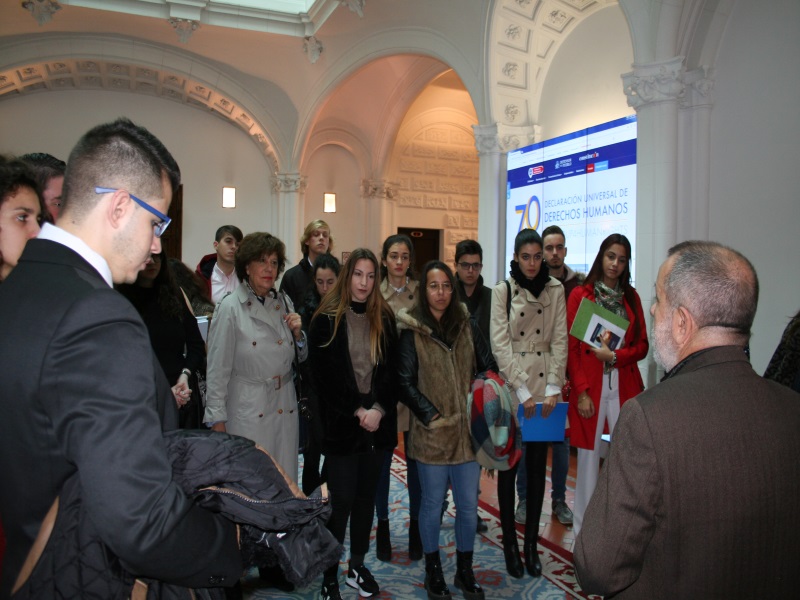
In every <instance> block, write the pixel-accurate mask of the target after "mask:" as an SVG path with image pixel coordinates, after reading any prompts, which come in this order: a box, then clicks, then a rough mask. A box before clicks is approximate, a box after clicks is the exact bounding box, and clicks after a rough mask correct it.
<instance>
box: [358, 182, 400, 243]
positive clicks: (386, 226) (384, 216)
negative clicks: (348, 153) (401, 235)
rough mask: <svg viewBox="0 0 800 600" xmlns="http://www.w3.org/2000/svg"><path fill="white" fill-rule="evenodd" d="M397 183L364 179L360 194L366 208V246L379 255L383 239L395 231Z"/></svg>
mask: <svg viewBox="0 0 800 600" xmlns="http://www.w3.org/2000/svg"><path fill="white" fill-rule="evenodd" d="M397 188H398V184H397V183H394V182H391V181H386V180H385V179H364V180H363V181H362V182H361V195H362V196H363V198H364V201H365V203H366V208H367V235H366V236H365V243H366V245H367V246H366V247H367V248H370V249H371V250H372V251H373V252H375V255H376V256H379V255H380V250H381V246H382V245H383V240H385V239H386V238H387V237H389V236H390V235H392V234H394V233H397V224H396V222H395V197H396V196H397Z"/></svg>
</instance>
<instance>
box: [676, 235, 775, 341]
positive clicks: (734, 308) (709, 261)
mask: <svg viewBox="0 0 800 600" xmlns="http://www.w3.org/2000/svg"><path fill="white" fill-rule="evenodd" d="M668 254H669V256H671V257H674V261H673V263H672V268H671V269H670V271H669V273H668V274H667V276H666V278H665V281H664V293H665V295H666V299H667V302H668V303H669V305H670V306H671V307H676V308H677V307H678V306H685V307H686V308H687V309H688V310H689V312H690V313H691V314H692V316H693V317H694V318H695V320H696V321H697V324H698V325H699V326H700V327H724V328H727V329H732V330H733V331H734V332H736V333H739V334H741V335H743V336H745V340H744V341H747V340H748V339H749V338H750V329H751V328H752V326H753V319H755V316H756V308H757V307H758V292H759V287H758V276H757V275H756V270H755V268H754V267H753V265H752V263H751V262H750V261H749V260H747V258H746V257H745V256H744V255H743V254H741V253H739V252H737V251H736V250H734V249H733V248H729V247H727V246H723V245H722V244H720V243H718V242H706V241H686V242H681V243H680V244H677V245H675V246H673V247H672V248H670V249H669V253H668Z"/></svg>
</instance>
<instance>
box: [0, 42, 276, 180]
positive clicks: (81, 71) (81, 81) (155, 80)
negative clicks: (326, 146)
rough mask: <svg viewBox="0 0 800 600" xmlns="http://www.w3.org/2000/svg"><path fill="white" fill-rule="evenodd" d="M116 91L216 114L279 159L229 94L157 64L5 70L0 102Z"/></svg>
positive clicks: (83, 63) (61, 64) (82, 62)
mask: <svg viewBox="0 0 800 600" xmlns="http://www.w3.org/2000/svg"><path fill="white" fill-rule="evenodd" d="M65 90H84V91H86V90H90V91H91V90H112V91H119V92H127V93H135V94H145V95H148V96H154V97H158V98H164V99H166V100H171V101H173V102H180V103H181V104H186V105H188V106H192V107H194V108H197V109H200V110H203V111H205V112H211V113H212V114H214V115H215V116H217V117H220V118H222V119H224V120H226V121H227V122H229V123H230V124H231V125H235V126H236V127H237V128H238V129H240V130H241V131H243V132H244V133H245V134H247V135H248V136H249V137H250V139H251V140H252V141H253V143H255V144H256V146H258V148H259V150H261V152H262V154H263V155H264V156H265V157H266V158H267V160H268V161H269V163H270V165H271V166H272V170H273V171H274V170H277V169H278V161H277V157H276V153H275V150H274V148H273V147H272V145H271V142H270V139H269V136H268V135H267V130H266V128H265V127H264V126H263V125H262V124H261V123H260V122H259V120H258V119H257V118H256V116H255V115H254V114H253V112H252V111H251V110H249V109H248V108H247V107H245V106H244V105H243V103H242V102H240V101H239V100H237V99H236V98H234V97H232V96H231V95H229V94H226V93H224V92H223V91H220V90H219V89H212V88H211V87H210V86H208V85H207V84H205V83H203V82H201V81H199V80H197V79H192V78H190V77H187V76H185V75H182V74H180V73H177V72H172V71H169V70H167V69H163V68H162V69H156V68H153V67H152V66H146V65H142V64H136V63H133V62H127V61H113V62H112V61H103V60H96V59H79V58H76V59H61V60H52V61H44V62H37V63H28V64H23V65H20V66H17V67H13V68H7V69H5V70H0V101H3V100H6V99H9V98H15V97H18V96H24V95H28V94H35V93H40V92H48V91H65Z"/></svg>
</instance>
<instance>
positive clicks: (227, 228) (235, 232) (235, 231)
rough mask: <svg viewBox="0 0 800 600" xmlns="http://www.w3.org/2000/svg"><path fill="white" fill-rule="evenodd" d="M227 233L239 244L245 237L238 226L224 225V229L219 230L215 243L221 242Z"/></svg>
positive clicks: (215, 235) (215, 236)
mask: <svg viewBox="0 0 800 600" xmlns="http://www.w3.org/2000/svg"><path fill="white" fill-rule="evenodd" d="M226 233H229V234H231V235H232V236H233V239H235V240H236V241H237V242H239V243H241V241H242V238H243V237H244V235H242V230H241V229H239V228H238V227H237V226H236V225H223V226H222V227H220V228H219V229H217V233H215V234H214V241H215V242H218V241H220V240H221V239H222V238H224V237H225V234H226Z"/></svg>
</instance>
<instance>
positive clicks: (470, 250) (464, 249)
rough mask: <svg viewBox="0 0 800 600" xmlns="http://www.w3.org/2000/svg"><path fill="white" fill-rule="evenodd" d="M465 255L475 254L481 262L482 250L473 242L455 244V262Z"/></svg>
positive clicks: (462, 241)
mask: <svg viewBox="0 0 800 600" xmlns="http://www.w3.org/2000/svg"><path fill="white" fill-rule="evenodd" d="M465 254H477V255H478V256H480V258H481V262H483V248H481V245H480V244H479V243H478V242H476V241H475V240H461V241H460V242H458V243H457V244H456V262H458V261H459V259H460V258H461V257H462V256H464V255H465Z"/></svg>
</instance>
